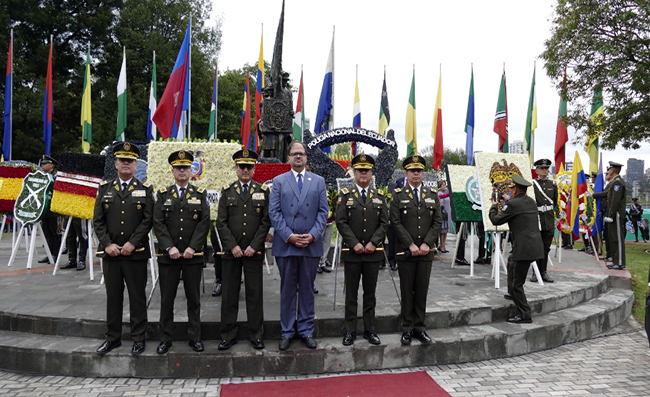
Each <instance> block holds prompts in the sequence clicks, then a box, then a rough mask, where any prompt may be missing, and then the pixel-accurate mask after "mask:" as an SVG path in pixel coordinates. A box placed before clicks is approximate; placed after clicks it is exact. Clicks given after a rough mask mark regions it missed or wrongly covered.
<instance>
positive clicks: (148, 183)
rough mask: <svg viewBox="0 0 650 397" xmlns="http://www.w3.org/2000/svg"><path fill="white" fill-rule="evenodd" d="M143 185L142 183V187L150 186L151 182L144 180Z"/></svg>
mask: <svg viewBox="0 0 650 397" xmlns="http://www.w3.org/2000/svg"><path fill="white" fill-rule="evenodd" d="M143 185H144V187H149V186H151V182H149V181H146V182H145V183H143Z"/></svg>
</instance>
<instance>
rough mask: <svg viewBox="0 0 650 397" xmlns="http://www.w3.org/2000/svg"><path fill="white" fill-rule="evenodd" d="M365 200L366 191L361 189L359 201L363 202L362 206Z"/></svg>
mask: <svg viewBox="0 0 650 397" xmlns="http://www.w3.org/2000/svg"><path fill="white" fill-rule="evenodd" d="M366 198H367V197H366V189H363V190H361V201H363V203H364V204H365V203H366Z"/></svg>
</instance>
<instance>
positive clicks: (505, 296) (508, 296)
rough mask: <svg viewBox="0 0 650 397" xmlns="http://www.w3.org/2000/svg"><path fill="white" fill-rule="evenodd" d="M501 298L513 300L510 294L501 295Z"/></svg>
mask: <svg viewBox="0 0 650 397" xmlns="http://www.w3.org/2000/svg"><path fill="white" fill-rule="evenodd" d="M503 297H504V298H506V299H507V300H509V301H511V300H513V299H512V295H510V294H505V295H503Z"/></svg>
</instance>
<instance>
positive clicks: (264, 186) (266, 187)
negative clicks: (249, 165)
mask: <svg viewBox="0 0 650 397" xmlns="http://www.w3.org/2000/svg"><path fill="white" fill-rule="evenodd" d="M260 189H262V191H267V190H269V187H268V186H266V183H263V184H262V186H260Z"/></svg>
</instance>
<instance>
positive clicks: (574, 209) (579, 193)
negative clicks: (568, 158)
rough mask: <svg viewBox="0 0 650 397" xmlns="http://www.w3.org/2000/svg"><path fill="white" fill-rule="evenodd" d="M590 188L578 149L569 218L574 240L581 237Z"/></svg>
mask: <svg viewBox="0 0 650 397" xmlns="http://www.w3.org/2000/svg"><path fill="white" fill-rule="evenodd" d="M588 190H589V187H588V186H587V178H586V176H585V172H584V170H583V169H582V162H581V161H580V155H578V151H577V150H576V154H575V157H574V159H573V171H572V173H571V200H570V201H569V203H570V205H571V212H570V214H571V216H570V218H569V220H570V222H571V233H572V234H573V239H574V240H576V239H578V238H580V220H581V219H586V215H585V212H586V205H587V191H588Z"/></svg>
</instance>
